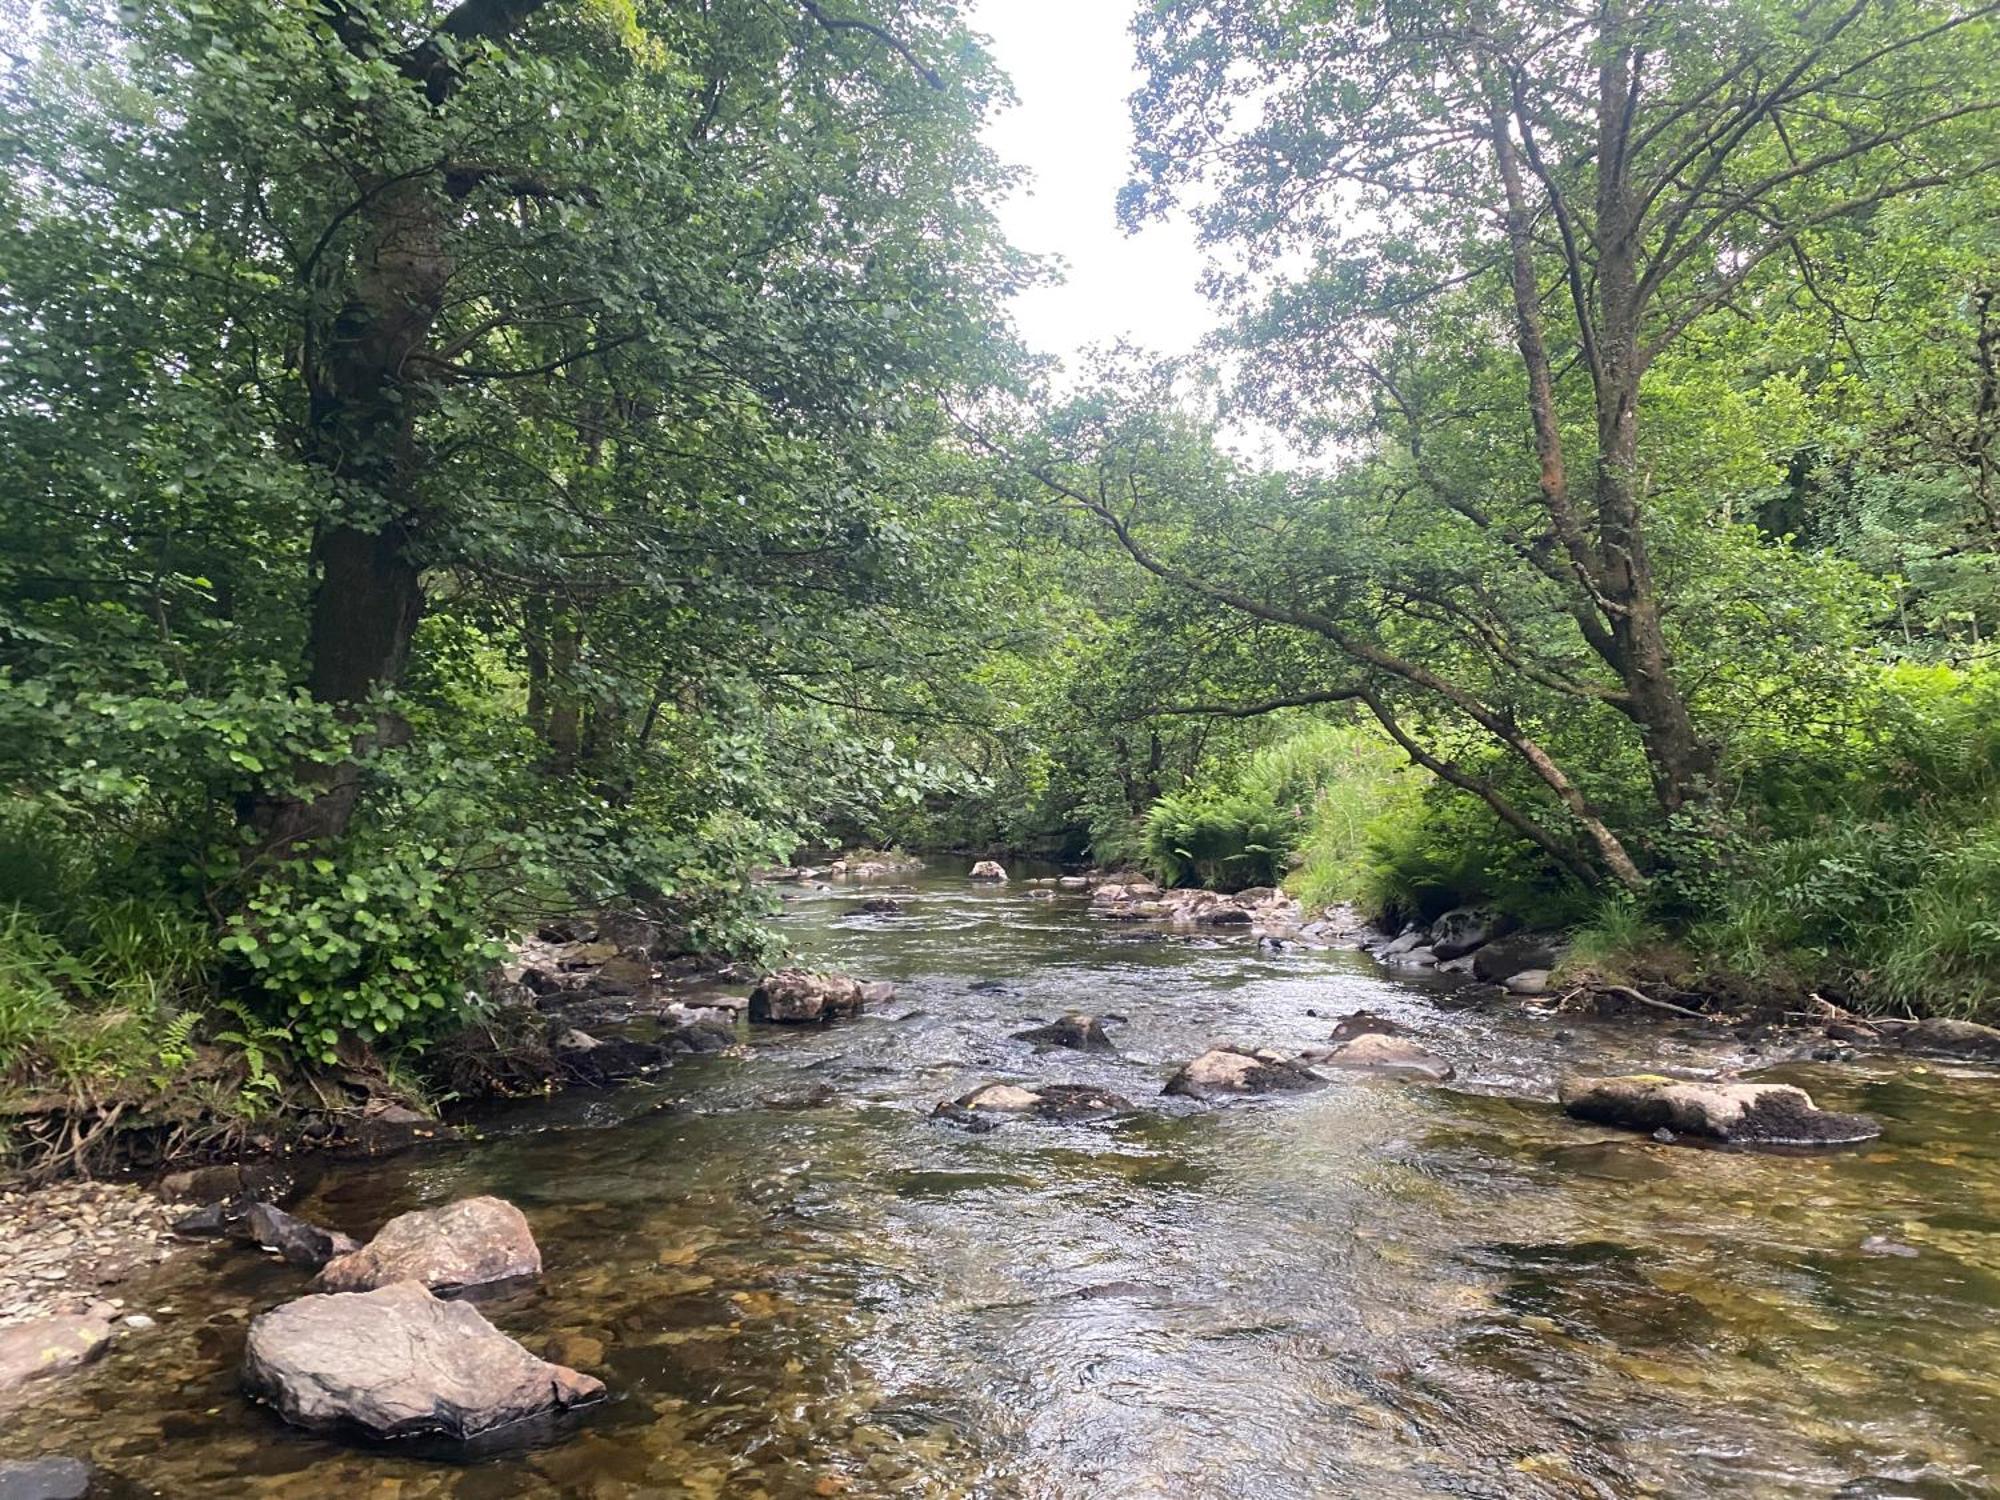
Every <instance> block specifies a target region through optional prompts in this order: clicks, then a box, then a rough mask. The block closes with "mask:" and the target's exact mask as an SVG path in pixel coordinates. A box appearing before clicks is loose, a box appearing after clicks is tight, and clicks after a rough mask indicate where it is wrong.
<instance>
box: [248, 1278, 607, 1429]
mask: <svg viewBox="0 0 2000 1500" xmlns="http://www.w3.org/2000/svg"><path fill="white" fill-rule="evenodd" d="M243 1378H244V1384H245V1386H246V1387H247V1388H248V1390H249V1391H250V1392H251V1393H252V1394H253V1395H255V1396H257V1397H258V1398H259V1399H261V1400H263V1401H265V1402H267V1403H269V1404H270V1405H271V1406H272V1407H273V1408H275V1409H276V1410H277V1412H278V1413H279V1414H280V1415H281V1416H283V1417H284V1418H285V1419H286V1420H287V1421H289V1422H293V1423H296V1424H297V1425H299V1426H301V1427H309V1428H313V1429H315V1430H320V1431H329V1430H330V1431H355V1432H358V1433H361V1434H363V1435H366V1436H368V1437H371V1438H376V1439H390V1438H408V1437H417V1436H436V1437H441V1438H446V1439H450V1440H452V1441H457V1442H463V1441H466V1440H469V1439H472V1438H477V1437H482V1436H485V1435H488V1434H492V1433H495V1432H498V1431H500V1430H502V1429H505V1428H509V1427H514V1426H516V1425H518V1424H523V1423H528V1422H531V1421H534V1420H535V1419H538V1418H548V1417H553V1416H557V1415H559V1414H561V1413H563V1412H565V1411H568V1410H570V1409H571V1408H574V1407H577V1406H580V1405H583V1404H585V1403H587V1402H590V1401H594V1400H596V1399H598V1398H599V1397H601V1396H602V1395H603V1394H604V1385H603V1383H602V1382H601V1381H599V1380H597V1379H596V1378H595V1377H593V1376H589V1375H583V1374H580V1373H578V1372H577V1371H575V1370H572V1369H569V1368H568V1367H566V1366H563V1365H555V1364H550V1363H548V1362H547V1361H545V1360H541V1359H537V1358H536V1357H535V1356H534V1355H532V1354H530V1353H529V1352H528V1351H527V1350H526V1349H524V1348H522V1347H521V1345H520V1344H518V1343H516V1342H515V1341H514V1340H513V1339H511V1338H509V1337H507V1335H505V1334H504V1333H502V1332H500V1331H499V1330H498V1329H496V1328H495V1327H494V1326H493V1325H492V1324H491V1323H489V1322H487V1321H486V1319H485V1318H484V1317H482V1316H480V1314H479V1313H478V1311H477V1310H475V1309H474V1308H472V1307H470V1306H468V1305H467V1304H465V1303H463V1302H450V1301H444V1300H442V1299H439V1298H437V1297H433V1296H432V1295H431V1294H430V1293H429V1292H427V1291H426V1290H425V1289H424V1288H423V1287H422V1286H420V1285H418V1284H417V1283H415V1282H411V1281H402V1282H396V1283H393V1284H391V1285H388V1286H384V1287H381V1288H378V1289H377V1290H374V1291H370V1292H351V1293H343V1294H330V1295H321V1296H310V1297H301V1298H299V1299H298V1300H297V1301H294V1302H288V1303H286V1304H284V1305H283V1306H282V1307H278V1308H275V1309H273V1310H272V1311H270V1312H267V1313H265V1314H263V1315H262V1316H261V1317H259V1318H257V1319H256V1320H255V1321H253V1322H252V1323H251V1325H250V1332H249V1338H248V1340H247V1343H246V1345H245V1349H244V1364H243Z"/></svg>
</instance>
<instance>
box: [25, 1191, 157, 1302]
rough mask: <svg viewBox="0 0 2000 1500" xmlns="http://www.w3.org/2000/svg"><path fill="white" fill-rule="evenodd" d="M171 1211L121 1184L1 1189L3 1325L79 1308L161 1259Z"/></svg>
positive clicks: (148, 1196)
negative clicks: (4, 1190)
mask: <svg viewBox="0 0 2000 1500" xmlns="http://www.w3.org/2000/svg"><path fill="white" fill-rule="evenodd" d="M175 1212H176V1210H174V1209H172V1208H169V1207H168V1206H167V1205H166V1204H164V1203H162V1202H160V1201H159V1199H157V1198H155V1197H154V1196H153V1195H152V1194H151V1193H148V1192H146V1191H145V1190H144V1189H142V1188H138V1187H133V1186H131V1185H129V1184H124V1183H107V1182H64V1183H57V1184H55V1185H53V1186H50V1187H43V1188H15V1189H12V1190H9V1191H7V1192H0V1328H4V1327H10V1326H12V1325H14V1324H17V1323H26V1322H30V1321H32V1320H33V1319H36V1318H44V1317H49V1316H51V1315H53V1314H56V1313H65V1312H75V1311H78V1310H80V1309H81V1308H83V1307H84V1306H86V1305H88V1304H89V1303H91V1302H94V1301H96V1300H97V1299H98V1298H99V1297H100V1295H101V1294H102V1293H103V1291H104V1290H105V1288H107V1287H111V1286H115V1285H116V1284H117V1283H119V1282H121V1281H124V1280H125V1279H126V1278H128V1277H130V1276H132V1275H134V1274H135V1273H137V1272H138V1271H141V1270H143V1269H145V1268H146V1267H148V1266H151V1265H153V1264H154V1263H156V1262H158V1261H162V1260H165V1259H166V1258H167V1257H168V1256H169V1255H171V1254H173V1251H174V1242H173V1239H172V1236H171V1235H170V1234H169V1233H168V1228H167V1226H168V1224H169V1223H170V1222H171V1221H172V1220H173V1218H174V1215H175Z"/></svg>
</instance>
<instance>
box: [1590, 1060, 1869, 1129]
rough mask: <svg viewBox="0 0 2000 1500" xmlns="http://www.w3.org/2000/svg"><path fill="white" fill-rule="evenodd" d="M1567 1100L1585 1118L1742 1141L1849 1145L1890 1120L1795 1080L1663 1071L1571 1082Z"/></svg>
mask: <svg viewBox="0 0 2000 1500" xmlns="http://www.w3.org/2000/svg"><path fill="white" fill-rule="evenodd" d="M1561 1098H1562V1106H1563V1109H1564V1110H1566V1111H1567V1112H1568V1113H1569V1114H1570V1115H1572V1116H1573V1117H1575V1118H1576V1119H1579V1120H1589V1121H1591V1122H1592V1123H1593V1124H1598V1125H1619V1126H1623V1127H1625V1128H1626V1129H1630V1130H1647V1131H1660V1130H1664V1131H1668V1132H1670V1133H1672V1134H1674V1135H1693V1136H1702V1137H1706V1138H1708V1139H1710V1140H1717V1141H1725V1142H1728V1143H1730V1144H1732V1145H1742V1146H1848V1145H1853V1144H1854V1143H1855V1142H1857V1141H1867V1140H1873V1139H1874V1138H1875V1137H1876V1136H1878V1135H1880V1134H1881V1133H1882V1127H1881V1126H1880V1125H1878V1124H1876V1123H1875V1121H1873V1120H1871V1119H1869V1118H1868V1117H1867V1116H1866V1115H1849V1114H1838V1113H1835V1112H1833V1111H1831V1110H1823V1109H1821V1108H1819V1107H1818V1106H1817V1105H1815V1104H1814V1103H1813V1101H1812V1096H1811V1095H1810V1094H1808V1093H1807V1092H1806V1091H1805V1090H1804V1089H1801V1088H1795V1087H1793V1086H1792V1085H1791V1084H1787V1083H1693V1082H1688V1081H1685V1080H1683V1079H1678V1078H1665V1077H1662V1076H1660V1075H1658V1074H1651V1073H1639V1074H1632V1075H1628V1076H1625V1077H1619V1078H1589V1079H1577V1080H1572V1081H1571V1082H1568V1083H1565V1084H1564V1085H1563V1087H1562V1092H1561Z"/></svg>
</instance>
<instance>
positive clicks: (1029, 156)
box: [971, 0, 1217, 361]
mask: <svg viewBox="0 0 2000 1500" xmlns="http://www.w3.org/2000/svg"><path fill="white" fill-rule="evenodd" d="M1135 3H1136V0H975V3H974V4H973V5H972V7H971V10H972V25H973V27H974V29H975V30H978V31H981V32H984V33H985V34H986V35H987V36H988V37H990V38H991V39H992V47H993V54H994V56H995V57H996V58H997V59H998V60H999V63H1000V66H1001V67H1002V68H1004V69H1005V70H1006V71H1007V73H1008V75H1009V76H1010V77H1012V78H1013V80H1014V90H1015V93H1016V94H1017V95H1018V96H1019V98H1020V101H1021V102H1020V104H1019V106H1018V107H1017V108H1015V109H1012V110H1009V111H1007V112H1006V113H1005V114H1003V115H1001V116H1000V117H999V119H998V120H997V121H995V122H994V124H993V125H992V126H991V127H990V128H989V129H988V131H987V141H988V142H989V144H991V145H992V147H993V149H994V150H995V151H997V152H998V153H999V154H1000V156H1001V158H1002V159H1003V160H1005V161H1007V162H1010V163H1012V164H1014V165H1017V166H1024V167H1026V168H1028V170H1029V172H1030V173H1031V174H1032V179H1033V180H1032V181H1031V182H1029V183H1028V184H1027V185H1026V186H1024V187H1023V189H1022V190H1021V192H1019V193H1018V194H1016V195H1015V196H1014V198H1013V199H1011V200H1010V201H1009V202H1008V203H1007V204H1006V205H1005V206H1004V208H1003V209H1002V211H1001V215H1000V220H1001V224H1002V225H1003V226H1004V228H1005V229H1006V231H1007V236H1008V238H1009V239H1011V240H1012V241H1013V242H1014V243H1015V244H1016V245H1018V246H1020V247H1021V248H1022V249H1024V250H1031V251H1035V252H1038V253H1047V252H1054V253H1055V254H1057V255H1060V256H1061V257H1062V259H1063V260H1064V261H1065V262H1066V263H1067V273H1066V276H1065V280H1064V282H1063V284H1062V285H1060V286H1054V287H1042V288H1037V289H1035V290H1033V291H1029V292H1026V293H1024V294H1023V295H1022V296H1020V297H1018V298H1017V299H1015V302H1014V308H1013V311H1014V316H1015V318H1016V320H1017V321H1018V322H1019V324H1020V327H1021V333H1022V336H1023V337H1024V338H1025V339H1026V340H1027V342H1028V344H1029V346H1030V347H1031V348H1034V349H1038V350H1041V351H1043V352H1045V353H1050V354H1057V355H1061V356H1063V357H1064V358H1065V360H1066V361H1068V360H1070V357H1071V356H1073V355H1074V354H1075V353H1076V352H1077V351H1078V350H1080V349H1083V348H1085V347H1087V346H1089V345H1092V344H1108V343H1110V342H1111V341H1113V340H1114V339H1118V338H1121V337H1123V338H1129V339H1130V340H1131V341H1132V342H1134V343H1136V344H1138V345H1140V346H1141V347H1143V348H1146V349H1150V350H1154V351H1157V352H1159V353H1163V354H1181V353H1185V352H1186V351H1187V350H1189V349H1190V348H1192V347H1193V346H1194V344H1195V342H1196V341H1197V340H1198V339H1200V337H1201V336H1202V334H1204V333H1206V332H1207V331H1208V330H1209V329H1210V328H1212V327H1214V326H1215V323H1216V321H1217V319H1216V317H1215V314H1214V311H1213V310H1212V309H1211V308H1210V306H1209V304H1208V302H1207V301H1206V300H1205V299H1204V298H1203V297H1202V295H1201V293H1200V292H1199V291H1198V290H1197V280H1198V278H1199V276H1200V274H1201V267H1202V254H1201V252H1200V251H1199V250H1198V249H1197V248H1196V246H1195V242H1194V232H1193V230H1192V229H1191V228H1190V227H1189V226H1188V225H1187V224H1185V223H1184V222H1170V223H1166V224H1154V225H1150V226H1148V227H1147V228H1146V229H1144V230H1143V231H1141V232H1140V233H1139V234H1138V235H1136V236H1127V235H1126V234H1125V233H1124V231H1123V230H1121V229H1120V228H1119V227H1118V207H1117V200H1118V189H1119V187H1120V186H1121V185H1122V184H1123V183H1124V181H1125V178H1126V173H1127V169H1128V162H1129V160H1130V156H1131V148H1132V124H1131V119H1130V117H1129V116H1128V114H1127V112H1126V106H1125V100H1126V96H1127V95H1129V94H1130V93H1131V92H1132V90H1133V89H1134V88H1136V87H1137V86H1138V83H1139V74H1138V70H1137V69H1136V68H1135V67H1134V66H1133V60H1132V38H1131V36H1130V35H1129V33H1128V30H1127V27H1128V26H1129V24H1130V22H1131V18H1132V14H1133V7H1134V4H1135Z"/></svg>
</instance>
